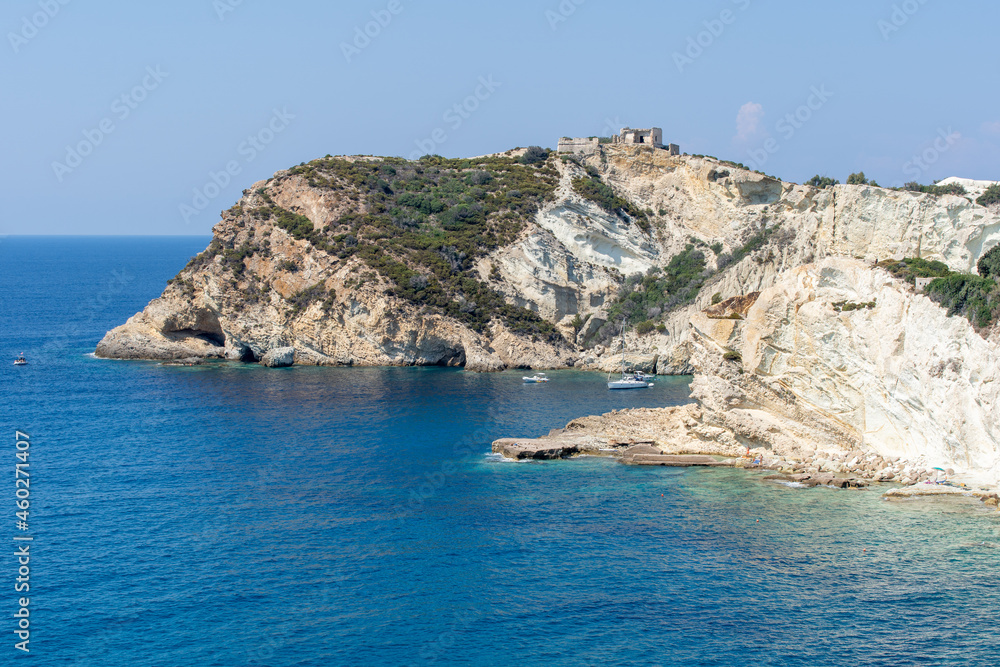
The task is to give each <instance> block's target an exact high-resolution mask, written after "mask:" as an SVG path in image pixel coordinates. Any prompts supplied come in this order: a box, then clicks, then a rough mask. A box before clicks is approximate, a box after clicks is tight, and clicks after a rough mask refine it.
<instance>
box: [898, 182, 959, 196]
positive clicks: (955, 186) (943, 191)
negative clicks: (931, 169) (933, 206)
mask: <svg viewBox="0 0 1000 667" xmlns="http://www.w3.org/2000/svg"><path fill="white" fill-rule="evenodd" d="M903 190H906V191H907V192H923V193H925V194H929V195H937V196H941V195H958V196H959V197H964V196H965V195H967V194H969V193H968V191H967V190H966V189H965V187H964V186H962V185H961V184H960V183H951V184H949V185H937V184H936V183H935V184H934V185H921V184H920V183H917V182H916V181H910V182H909V183H906V184H904V185H903Z"/></svg>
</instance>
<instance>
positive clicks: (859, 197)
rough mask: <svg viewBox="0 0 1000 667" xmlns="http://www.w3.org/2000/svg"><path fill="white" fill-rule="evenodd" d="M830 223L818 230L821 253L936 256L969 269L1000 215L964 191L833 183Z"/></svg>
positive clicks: (996, 230) (995, 231) (997, 230)
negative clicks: (931, 191)
mask: <svg viewBox="0 0 1000 667" xmlns="http://www.w3.org/2000/svg"><path fill="white" fill-rule="evenodd" d="M835 190H836V204H835V207H834V217H833V221H832V224H830V225H829V226H824V228H823V229H822V230H821V233H820V245H821V247H823V248H824V249H825V250H826V252H827V253H829V254H833V255H845V256H848V257H858V258H863V259H864V260H866V261H868V262H874V261H877V260H880V259H889V258H892V257H896V258H898V259H902V258H903V257H922V258H923V259H931V260H940V261H943V262H944V263H945V264H947V265H948V266H949V267H951V269H952V270H954V271H962V272H966V273H968V272H973V273H974V272H975V267H976V260H978V259H979V257H980V256H981V255H982V253H983V252H984V250H985V249H988V248H990V247H992V246H994V245H996V244H997V243H998V242H1000V218H997V216H995V215H994V214H993V213H991V212H990V211H989V210H988V209H986V208H984V207H982V206H979V205H977V204H975V203H973V202H972V201H970V200H969V199H967V198H965V197H958V196H955V195H945V196H942V197H937V196H934V195H926V194H919V193H912V192H894V191H892V190H885V189H882V188H872V187H870V186H867V185H838V186H836V187H835Z"/></svg>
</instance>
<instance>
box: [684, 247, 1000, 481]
mask: <svg viewBox="0 0 1000 667" xmlns="http://www.w3.org/2000/svg"><path fill="white" fill-rule="evenodd" d="M723 315H724V314H723ZM691 324H692V329H693V346H692V347H693V349H694V362H693V363H694V366H695V370H696V375H695V380H694V383H693V386H692V397H693V398H695V399H696V400H697V401H698V402H699V403H700V405H701V408H702V410H703V412H704V417H703V421H704V423H706V424H709V425H714V426H718V427H721V428H723V429H725V430H726V431H729V432H732V433H735V434H737V436H738V437H739V438H741V439H742V441H744V442H746V443H747V444H748V445H753V446H758V445H765V446H767V447H769V448H773V449H774V450H775V451H776V452H777V453H779V454H781V455H782V456H791V457H796V456H798V457H800V458H808V456H811V455H812V454H814V453H815V451H816V450H827V451H832V452H841V453H843V452H848V451H854V450H860V451H862V452H865V453H870V454H876V455H878V456H881V457H885V458H902V459H905V460H908V461H918V462H920V463H922V464H924V465H926V466H928V467H930V466H939V467H942V468H954V469H956V470H958V471H960V472H962V473H964V474H965V475H966V477H967V478H968V479H971V480H974V481H981V482H985V483H991V484H996V483H997V482H998V477H1000V416H998V414H997V412H996V411H995V407H996V406H997V400H998V392H1000V384H998V382H997V380H998V379H1000V378H998V370H997V369H998V367H1000V366H998V364H1000V348H998V347H997V345H996V344H994V343H990V342H987V341H986V340H984V339H983V338H982V337H981V336H980V335H979V334H978V333H977V332H976V331H975V330H974V329H973V328H972V326H971V325H970V324H969V323H968V322H967V321H966V320H965V319H963V318H958V317H948V316H947V314H946V313H945V311H943V310H942V309H941V308H940V307H938V306H937V305H936V304H934V303H933V302H931V301H930V300H929V299H927V298H926V297H924V296H922V295H920V294H914V293H912V292H911V291H910V289H909V287H907V286H905V285H903V284H902V283H900V282H898V281H896V280H894V279H893V278H892V277H891V276H889V274H887V273H885V272H884V271H882V270H879V269H872V268H871V267H870V266H868V265H867V264H865V263H862V262H859V261H857V260H851V259H843V258H828V259H825V260H823V261H820V262H818V263H816V264H812V265H806V266H802V267H799V268H796V269H794V270H792V271H790V272H788V273H787V274H786V275H785V276H783V277H782V279H781V280H780V281H779V282H778V283H777V284H775V285H774V286H772V287H770V288H768V289H766V290H764V291H763V292H762V293H761V294H760V295H758V296H757V297H756V298H755V299H754V303H753V305H752V306H751V307H749V308H748V309H747V310H746V314H745V317H744V318H743V319H729V318H726V319H721V318H720V314H719V313H715V314H714V315H713V314H710V313H699V314H697V315H695V316H694V317H693V318H692V321H691ZM806 452H808V455H807V456H803V454H804V453H806Z"/></svg>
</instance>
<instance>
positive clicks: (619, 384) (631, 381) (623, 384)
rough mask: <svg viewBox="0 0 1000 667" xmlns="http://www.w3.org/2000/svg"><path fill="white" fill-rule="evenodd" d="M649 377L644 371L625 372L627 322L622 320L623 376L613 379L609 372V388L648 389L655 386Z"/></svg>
mask: <svg viewBox="0 0 1000 667" xmlns="http://www.w3.org/2000/svg"><path fill="white" fill-rule="evenodd" d="M648 378H649V376H648V375H646V374H645V373H643V372H642V371H633V372H631V373H626V372H625V323H624V322H622V376H621V379H619V380H612V379H611V374H610V373H609V374H608V389H648V388H649V387H652V386H653V383H652V382H650V381H649V379H648Z"/></svg>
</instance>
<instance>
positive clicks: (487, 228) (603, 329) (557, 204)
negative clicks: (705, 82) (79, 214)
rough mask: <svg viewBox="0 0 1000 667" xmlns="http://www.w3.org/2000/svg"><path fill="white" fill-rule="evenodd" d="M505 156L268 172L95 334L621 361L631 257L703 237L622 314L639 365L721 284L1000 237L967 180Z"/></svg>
mask: <svg viewBox="0 0 1000 667" xmlns="http://www.w3.org/2000/svg"><path fill="white" fill-rule="evenodd" d="M517 158H518V153H517V152H510V153H508V154H506V155H501V156H491V157H486V158H481V159H477V160H468V161H448V160H441V159H431V160H427V161H421V162H418V163H408V162H405V161H401V160H395V159H385V160H382V159H378V158H345V159H335V158H325V159H323V160H318V161H315V162H313V163H309V164H308V165H301V166H300V167H296V168H293V169H290V170H288V171H284V172H279V173H278V174H276V175H275V176H274V177H273V178H272V179H269V180H268V181H264V182H260V183H257V184H254V186H253V187H252V188H251V189H249V190H246V191H245V192H244V196H243V198H242V199H241V200H240V202H239V203H238V204H237V205H236V206H234V207H233V208H232V209H230V210H229V211H228V212H226V213H225V214H224V216H223V219H222V221H221V222H220V223H219V224H218V225H217V226H216V228H215V230H214V240H213V243H212V245H211V246H210V248H209V249H208V250H207V251H206V252H205V253H203V254H202V255H201V256H199V257H198V258H196V259H194V260H192V262H191V264H189V266H188V267H187V268H185V269H184V270H183V271H182V272H181V273H180V274H179V275H178V276H177V278H175V279H174V280H173V281H172V282H171V284H170V285H168V286H167V288H166V290H165V291H164V293H163V295H162V296H161V297H160V298H159V299H156V300H154V301H153V302H152V303H150V305H149V306H148V307H147V308H146V309H145V310H144V311H143V312H142V313H139V314H137V315H136V316H134V317H133V318H131V319H130V320H129V321H128V322H127V323H126V324H124V325H123V326H121V327H119V328H117V329H115V330H114V331H112V332H109V334H108V335H107V336H106V337H105V338H104V340H102V341H101V343H100V344H99V346H98V349H97V353H98V355H99V356H104V357H115V358H152V359H180V358H188V357H198V358H213V357H215V358H227V359H243V360H258V359H261V358H262V357H263V356H264V355H265V354H266V353H267V352H268V351H270V350H273V349H277V348H283V347H293V348H295V363H299V364H339V365H350V364H359V365H372V364H375V365H407V364H445V365H464V366H466V367H467V368H470V369H476V370H497V369H501V368H505V367H512V366H516V367H529V366H530V367H536V368H553V367H563V366H571V365H576V366H578V367H585V368H601V369H605V368H611V367H614V365H615V364H617V363H618V360H617V359H618V358H617V355H616V354H615V350H614V347H615V346H616V345H617V341H616V340H614V338H613V337H612V333H613V330H614V328H616V327H615V326H612V325H606V324H605V323H606V320H608V319H609V318H614V319H617V317H619V316H620V315H616V313H618V312H619V310H620V309H619V310H616V309H617V308H618V304H620V302H621V300H622V298H623V296H626V295H627V291H628V290H632V289H633V288H632V287H629V288H628V290H623V285H624V284H625V280H626V278H627V277H629V276H634V275H636V274H649V273H650V272H657V271H666V269H667V267H668V266H669V265H670V263H671V261H672V260H675V259H676V258H678V257H679V256H684V257H696V258H697V257H700V258H701V259H699V260H698V261H700V262H701V264H699V265H698V266H703V271H701V272H700V273H699V274H697V277H696V279H695V280H694V281H693V282H692V283H691V284H690V285H689V287H691V286H693V287H691V289H690V292H691V294H690V296H689V297H687V298H683V299H682V298H679V297H676V296H673V295H668V296H670V297H671V298H670V299H669V301H668V302H667V303H665V304H664V307H663V308H657V309H654V312H653V313H652V314H651V315H650V320H651V322H653V324H655V325H658V326H659V330H658V331H657V330H656V329H655V328H654V329H653V330H652V331H651V332H649V333H645V334H644V335H641V336H640V335H638V334H637V333H636V332H635V331H630V332H629V334H628V338H629V340H628V348H629V350H630V351H631V352H632V353H633V355H632V356H633V359H632V361H633V362H634V363H635V364H636V365H638V366H641V367H645V368H647V369H649V370H658V371H659V372H661V373H684V372H690V371H691V369H692V366H691V350H692V347H691V329H690V326H689V322H690V321H691V317H692V316H693V315H694V314H695V313H697V312H699V311H700V310H702V309H703V308H705V307H707V306H709V305H710V304H711V301H712V299H713V297H715V299H719V298H728V297H731V296H735V295H739V294H745V293H748V292H752V291H760V290H763V289H766V288H768V287H770V286H772V285H774V284H775V283H776V282H777V281H778V280H779V279H780V277H781V276H782V275H783V274H784V273H785V272H787V271H789V270H791V269H794V268H796V267H798V266H801V265H803V264H806V263H809V262H813V261H817V260H821V259H823V258H824V257H828V256H843V257H856V258H860V259H863V260H864V261H866V262H874V261H876V260H878V259H885V258H887V257H892V256H898V257H902V256H913V255H919V256H921V257H924V258H927V259H938V260H941V261H944V262H946V263H947V264H948V265H949V266H950V267H952V268H953V269H956V270H964V271H967V270H970V269H971V268H972V267H974V265H975V261H976V259H977V258H978V257H979V256H980V255H981V254H982V252H983V249H984V248H988V247H989V246H991V245H992V244H994V243H996V242H997V240H1000V219H998V218H997V216H995V215H994V214H992V213H991V212H990V211H988V210H986V209H984V208H982V207H979V206H976V205H975V204H973V203H972V202H971V201H970V200H969V199H966V198H963V197H956V196H942V197H937V196H932V195H924V194H913V193H907V192H893V191H889V190H883V189H879V188H872V187H868V186H837V187H835V188H832V189H825V190H818V189H815V188H812V187H808V186H800V185H794V184H790V183H782V182H779V181H777V180H774V179H771V178H768V177H765V176H762V175H760V174H756V173H752V172H748V171H745V170H743V169H740V168H738V167H735V166H732V165H728V164H723V163H720V162H719V161H717V160H714V159H711V158H699V157H690V156H670V155H669V154H667V152H666V151H660V150H652V149H650V148H645V147H626V146H603V147H602V149H601V152H600V153H598V154H596V155H593V156H589V157H587V158H586V159H582V160H580V161H579V162H577V161H573V160H563V159H560V158H558V157H556V156H550V157H549V158H548V159H547V160H544V161H541V162H539V163H537V164H535V165H522V164H521V162H520V161H519V160H518V159H517ZM591 178H592V179H594V180H598V181H600V182H601V183H603V184H606V185H607V186H610V188H612V189H613V190H614V192H615V193H616V194H618V195H620V196H621V197H622V198H623V200H625V201H627V202H628V203H629V205H630V206H631V210H632V214H629V213H625V212H622V211H609V210H608V208H607V207H602V206H600V205H598V203H596V202H595V201H592V200H591V199H589V198H586V197H584V196H581V195H580V194H578V191H577V189H575V188H574V181H579V180H580V179H591ZM442 193H445V194H442ZM435 198H436V199H435ZM436 202H443V204H442V203H439V204H436ZM435 205H437V206H438V209H435V208H434V206H435ZM442 205H443V206H445V209H444V210H439V209H440V207H441V206H442ZM637 211H638V212H640V213H639V215H641V216H642V217H641V219H640V217H638V216H637V215H636V212H637ZM685 253H687V254H686V255H685ZM720 269H721V270H720ZM635 289H641V285H637V286H636V287H635ZM665 299H666V297H665ZM688 301H690V303H687V302H688ZM501 309H502V310H503V312H502V313H500V310H501ZM656 310H659V311H660V312H658V313H657V312H655V311H656Z"/></svg>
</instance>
